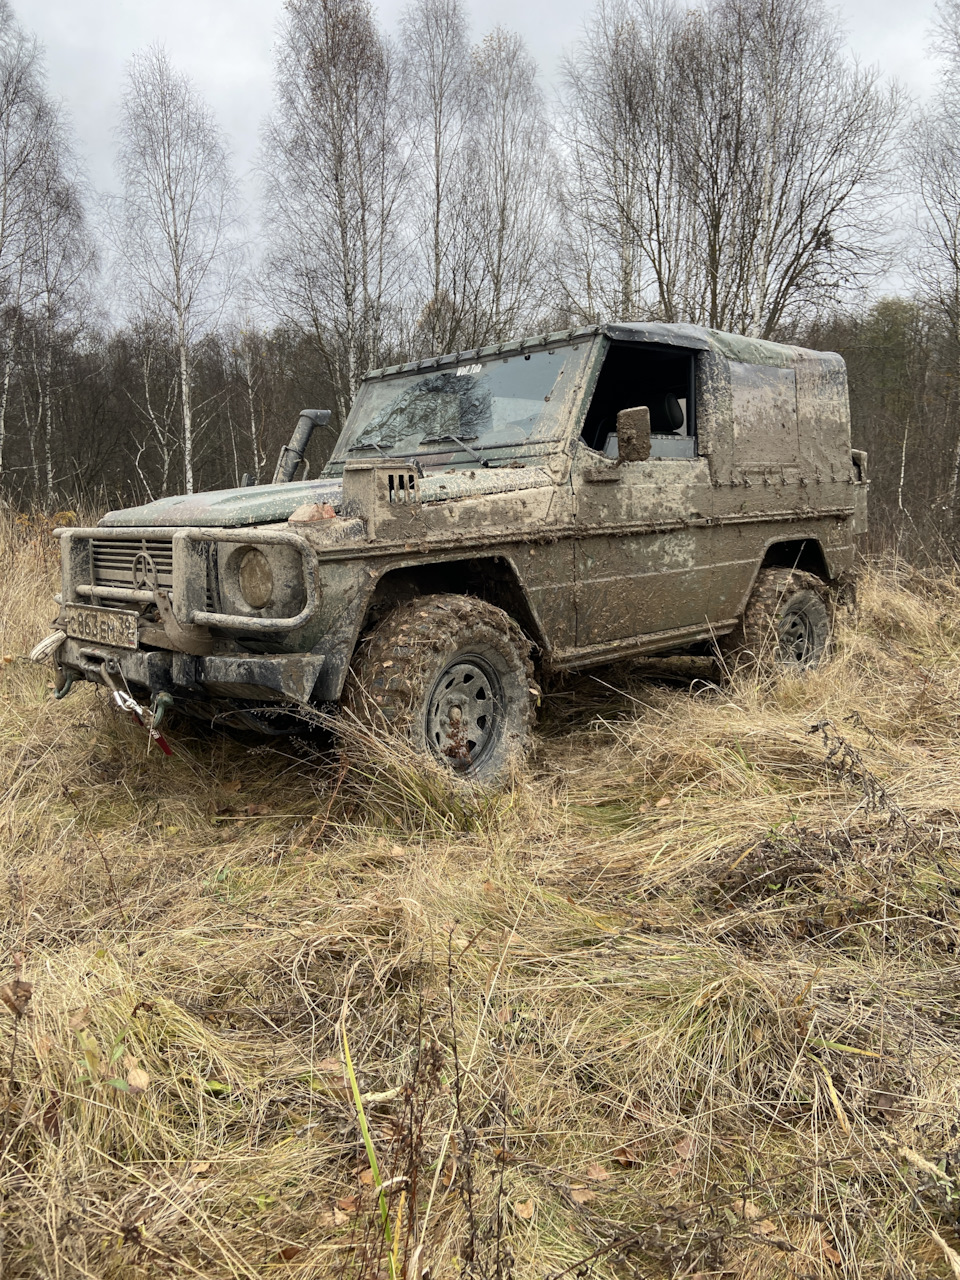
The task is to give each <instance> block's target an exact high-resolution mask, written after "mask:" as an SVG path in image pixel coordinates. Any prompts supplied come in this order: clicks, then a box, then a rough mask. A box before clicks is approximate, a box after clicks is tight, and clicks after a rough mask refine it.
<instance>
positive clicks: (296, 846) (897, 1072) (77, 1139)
mask: <svg viewBox="0 0 960 1280" xmlns="http://www.w3.org/2000/svg"><path fill="white" fill-rule="evenodd" d="M0 564H2V572H0V654H2V657H3V662H2V676H0V679H2V683H3V689H2V699H0V743H2V769H3V784H2V786H3V800H2V810H0V833H2V836H0V841H2V849H0V858H2V880H0V884H2V887H3V890H2V891H3V894H4V898H3V912H2V915H3V921H4V923H3V950H2V954H0V984H3V991H2V995H3V1004H2V1006H0V1196H2V1201H0V1231H2V1254H0V1276H2V1277H3V1280H14V1278H17V1280H19V1278H20V1277H24V1278H26V1277H30V1278H34V1277H36V1278H38V1280H39V1278H46V1277H57V1280H61V1278H62V1280H74V1277H95V1278H96V1280H113V1278H121V1277H122V1278H124V1280H126V1278H131V1280H132V1278H139V1277H153V1276H158V1277H160V1276H163V1277H178V1278H179V1277H204V1278H205V1280H206V1278H210V1280H213V1278H214V1277H217V1278H220V1277H251V1278H252V1277H261V1276H272V1275H283V1276H289V1277H291V1280H308V1278H311V1280H313V1278H315V1277H328V1276H330V1277H334V1276H342V1277H345V1278H359V1277H364V1278H366V1277H370V1278H371V1280H373V1278H374V1277H379V1276H385V1277H391V1278H392V1277H406V1278H407V1280H413V1277H415V1276H427V1275H429V1276H430V1277H433V1280H438V1278H439V1277H452V1276H456V1275H461V1274H467V1275H470V1276H477V1277H495V1276H496V1277H509V1276H513V1277H516V1278H517V1280H521V1278H522V1280H527V1278H531V1277H545V1276H548V1275H553V1276H556V1275H568V1276H573V1275H577V1276H581V1277H585V1276H590V1277H594V1276H595V1277H613V1276H635V1277H641V1276H642V1277H668V1276H699V1277H701V1280H702V1278H703V1277H706V1276H715V1277H719V1276H725V1277H741V1276H742V1277H756V1280H760V1278H761V1277H762V1278H763V1280H774V1278H778V1277H783V1278H786V1277H792V1278H795V1280H799V1278H800V1277H877V1278H878V1280H879V1278H885V1280H894V1277H907V1276H915V1277H927V1276H951V1275H953V1276H958V1275H960V1241H958V1239H957V1236H956V1233H955V1226H956V1221H957V1213H958V1208H960V1075H958V1067H960V965H958V961H957V944H958V939H960V905H958V904H960V861H958V810H960V760H958V751H957V742H958V729H960V583H958V582H957V581H955V580H953V579H947V578H943V579H933V578H929V577H921V576H919V575H917V574H911V573H909V572H908V571H907V570H905V569H901V570H899V571H895V570H888V571H886V572H882V571H880V570H876V571H874V572H872V573H871V574H869V575H868V576H867V578H866V581H865V582H864V584H863V587H862V591H861V597H860V616H859V620H858V621H857V622H856V623H855V624H854V623H853V622H850V623H848V624H846V626H845V628H844V629H843V630H842V632H841V638H840V645H839V652H838V653H837V655H836V658H835V660H834V661H833V662H832V663H831V664H830V665H829V666H828V667H826V668H825V669H824V670H823V671H821V672H819V673H816V674H814V675H811V676H810V677H809V678H807V679H804V680H799V679H783V680H781V681H779V682H777V683H774V684H771V685H758V684H756V683H755V682H754V683H752V682H750V681H749V680H748V679H746V678H744V679H741V680H740V681H739V682H734V683H733V684H732V685H730V686H726V687H720V686H719V685H718V684H717V683H715V682H714V680H715V673H713V672H712V671H711V670H710V668H708V667H707V666H703V667H702V668H700V669H698V668H696V667H695V666H693V665H691V664H689V663H688V664H686V666H684V664H676V665H674V666H673V667H670V665H669V664H659V666H656V665H651V666H650V667H649V668H647V669H645V670H644V671H638V670H633V671H624V670H613V671H604V672H601V673H598V675H596V676H591V677H583V678H580V679H579V680H577V681H574V682H570V683H569V684H567V685H566V686H564V687H561V688H559V689H555V690H553V691H552V692H551V693H550V694H549V695H548V696H546V697H545V698H544V706H543V709H542V717H541V719H542V725H541V731H540V736H539V740H538V747H537V752H536V755H535V758H534V760H533V762H532V764H531V766H530V768H529V770H528V772H527V773H526V774H524V775H523V776H522V777H520V778H518V779H517V782H516V785H515V786H514V787H513V789H512V790H510V791H508V792H507V793H505V794H503V795H501V796H483V795H470V794H467V793H464V792H458V791H457V790H456V789H454V788H451V787H450V786H449V785H448V783H447V782H446V781H445V779H444V778H443V777H442V775H437V776H435V775H433V774H431V773H430V772H429V771H427V772H418V771H416V770H414V769H411V768H410V767H409V765H408V764H406V763H405V762H404V761H403V759H402V758H398V757H396V756H394V755H392V754H391V753H390V752H389V751H388V750H385V749H383V748H374V747H371V746H369V745H368V744H364V743H363V742H362V741H360V740H359V739H358V740H357V741H355V742H352V743H348V745H347V749H346V755H347V756H348V757H349V758H342V757H341V756H339V755H336V754H334V753H326V754H325V753H323V752H320V751H318V749H317V748H316V747H315V746H313V745H311V744H310V743H309V742H307V741H306V740H305V741H304V742H302V743H301V742H293V743H287V744H286V745H281V746H278V747H276V748H275V749H274V748H271V749H264V748H257V749H254V748H250V747H245V746H243V745H241V744H239V743H237V742H234V741H232V740H230V739H228V738H226V737H225V736H222V735H219V734H216V733H212V732H211V733H207V734H200V733H198V732H196V731H193V730H189V729H185V728H183V727H182V726H179V727H177V728H176V729H175V730H174V729H171V733H170V736H171V740H172V743H173V746H174V751H175V754H174V757H173V758H172V759H170V760H167V759H165V758H164V757H163V756H161V755H160V754H159V753H157V752H156V751H155V750H154V751H150V752H149V753H148V752H147V750H146V742H145V739H144V736H143V734H142V731H139V730H137V729H136V728H135V727H134V726H132V725H130V724H128V723H126V722H124V721H123V720H121V719H120V718H119V717H118V716H117V715H115V714H114V713H113V712H112V710H111V708H110V707H109V705H108V703H107V700H106V699H105V697H104V696H103V695H102V694H100V695H98V694H97V692H96V691H95V690H94V689H92V688H91V687H88V686H85V687H82V688H78V689H76V690H75V691H74V692H73V693H72V694H71V695H70V697H69V698H68V699H66V700H65V701H63V702H55V701H53V700H52V694H51V690H50V683H49V681H50V674H51V673H50V671H49V669H45V668H41V667H37V666H35V665H32V664H31V663H30V662H29V661H28V660H27V659H26V658H25V657H24V655H25V653H26V652H27V651H28V650H29V648H30V646H31V645H32V644H33V643H34V642H35V641H36V639H37V638H38V637H40V636H41V635H43V634H44V633H45V632H46V630H47V629H48V626H47V624H48V620H49V618H50V616H51V613H52V609H51V605H50V603H49V593H50V591H51V590H52V583H53V581H54V578H55V572H56V562H55V551H54V548H53V547H52V545H51V543H50V542H49V538H48V536H47V530H46V529H45V528H44V527H43V525H42V522H20V523H16V522H14V521H13V520H11V519H6V521H5V522H4V524H3V528H2V540H0ZM955 1250H956V1252H955Z"/></svg>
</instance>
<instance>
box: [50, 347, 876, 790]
mask: <svg viewBox="0 0 960 1280" xmlns="http://www.w3.org/2000/svg"><path fill="white" fill-rule="evenodd" d="M328 417H329V415H327V414H325V413H321V412H318V411H305V412H304V413H303V414H302V415H301V418H300V421H299V423H298V425H297V429H296V431H295V432H294V435H293V438H292V440H291V443H290V444H289V445H288V446H286V448H285V449H284V452H283V454H282V455H281V459H280V462H279V464H278V467H277V474H276V476H275V478H274V482H273V483H272V484H266V485H257V486H250V487H241V488H239V489H231V490H225V491H222V492H217V493H204V494H198V495H194V496H186V497H175V498H165V499H161V500H160V501H157V502H152V503H150V504H148V505H146V506H142V507H134V508H130V509H127V510H123V511H113V512H110V513H109V514H108V515H106V516H104V518H103V519H102V520H101V521H100V523H99V525H98V526H97V527H96V528H92V529H74V528H70V529H62V530H59V531H58V534H59V537H60V539H61V547H62V561H63V587H62V592H61V595H60V596H59V597H58V603H59V606H60V611H59V617H58V619H57V623H56V626H57V628H58V630H57V632H56V633H55V634H54V635H53V636H50V637H48V639H47V641H45V642H43V643H42V644H41V645H39V646H38V651H39V654H38V656H52V657H53V660H54V662H55V665H56V669H57V687H58V692H59V693H60V694H61V695H62V694H65V693H66V692H67V690H68V689H69V687H70V685H71V684H72V683H73V682H75V681H77V680H91V681H94V682H97V683H99V684H104V685H106V686H107V687H108V688H111V689H113V690H114V691H115V692H119V693H120V694H121V695H122V697H123V698H124V699H125V700H127V703H128V705H132V704H133V703H141V704H143V706H144V717H145V719H146V720H147V723H148V724H149V722H150V721H149V717H150V715H151V714H152V715H153V716H157V715H158V714H159V713H160V712H161V711H162V709H163V708H165V707H167V706H171V705H172V706H175V707H178V708H180V709H181V710H182V711H186V712H190V713H193V714H196V715H201V716H204V717H206V718H208V719H212V720H216V719H221V720H222V721H224V722H226V723H229V724H233V725H237V726H245V727H247V728H259V729H262V730H264V731H266V732H270V731H275V730H277V729H282V728H284V727H288V726H296V724H297V720H298V717H297V712H298V709H301V710H302V708H303V707H304V706H313V707H317V706H322V705H329V704H333V703H337V702H343V703H345V704H346V705H347V706H348V708H349V709H350V711H351V712H352V713H353V715H355V716H357V717H359V718H360V719H361V720H362V721H363V722H364V723H365V724H366V725H369V726H372V727H374V729H377V730H380V731H383V732H385V733H389V734H392V735H399V736H400V737H401V738H402V739H403V740H405V741H406V742H407V743H408V744H409V747H410V749H411V750H412V751H414V752H417V753H420V754H422V755H433V756H435V757H436V758H437V759H438V760H439V761H442V762H444V763H446V764H448V765H449V766H450V767H451V768H453V769H455V770H458V771H460V772H462V773H464V774H466V775H468V776H471V777H474V778H477V779H479V780H481V781H491V780H494V779H496V778H498V777H499V776H501V775H502V774H503V772H504V771H505V769H507V768H508V766H509V763H510V761H511V760H512V759H513V758H515V757H516V756H518V755H520V754H522V752H523V751H524V749H525V748H526V746H527V744H528V741H529V738H530V734H531V729H532V726H533V722H534V715H535V709H536V704H537V699H538V686H537V680H538V677H539V675H540V673H544V674H549V673H552V672H557V671H562V670H565V669H571V668H583V667H588V666H592V665H595V664H599V663H608V662H611V661H613V660H616V659H623V658H629V657H632V656H635V655H642V654H665V653H681V652H705V651H707V650H709V649H719V651H720V652H721V654H727V655H729V656H730V657H742V656H743V655H754V656H755V657H756V658H757V659H758V660H759V659H760V657H761V655H762V653H763V652H764V651H766V652H767V656H768V658H770V657H771V656H772V660H773V661H775V662H780V663H782V664H785V665H788V666H796V667H806V666H813V665H815V664H816V663H817V662H819V661H820V659H821V658H822V657H823V656H824V654H825V653H826V651H827V648H828V645H829V637H830V622H831V616H832V604H833V601H834V599H835V598H836V595H837V592H838V590H839V589H840V588H841V587H843V586H844V584H845V583H846V582H848V581H849V580H850V577H851V574H852V571H853V568H854V545H855V537H856V535H857V534H858V533H862V532H863V531H864V529H865V520H866V494H867V480H866V458H865V456H864V455H863V454H862V453H858V452H856V451H853V452H852V451H851V448H850V424H849V410H848V401H847V383H846V371H845V367H844V364H843V361H842V360H841V359H840V358H839V356H836V355H832V354H824V353H821V352H816V351H807V350H802V349H800V348H796V347H788V346H779V345H776V344H774V343H770V342H760V341H755V340H752V339H747V338H742V337H735V336H732V335H729V334H723V333H716V332H713V331H711V330H709V329H702V328H697V327H694V326H691V325H665V324H612V325H605V326H602V327H597V328H588V329H576V330H572V331H570V332H565V333H552V334H548V335H546V336H542V337H535V338H529V339H525V340H523V341H518V342H509V343H504V344H502V345H500V346H495V347H487V348H484V349H482V350H478V351H468V352H459V353H458V354H456V355H450V356H440V357H437V358H435V359H430V360H421V361H417V362H415V363H412V364H405V365H400V366H398V367H395V368H390V369H383V370H380V371H378V372H376V373H371V374H370V375H369V376H368V377H367V378H366V379H365V380H364V382H363V384H362V386H361V387H360V390H359V393H358V395H357V398H356V402H355V403H354V406H353V409H352V412H351V413H350V417H349V419H348V421H347V423H346V426H345V427H344V429H343V431H342V433H341V435H340V437H339V440H338V442H337V445H336V447H335V449H334V451H333V454H332V456H331V457H330V460H329V461H328V462H327V464H326V466H325V467H324V469H323V471H322V472H321V474H320V475H319V476H318V477H317V478H316V479H302V480H299V481H297V480H296V478H295V477H296V475H297V473H298V471H299V468H300V466H301V465H302V464H303V457H304V452H305V449H306V443H307V440H308V438H309V435H310V432H311V430H312V429H313V428H314V427H315V426H316V425H317V424H318V423H322V422H325V421H326V420H327V418H328Z"/></svg>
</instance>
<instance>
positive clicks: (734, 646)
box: [720, 569, 833, 671]
mask: <svg viewBox="0 0 960 1280" xmlns="http://www.w3.org/2000/svg"><path fill="white" fill-rule="evenodd" d="M798 619H800V620H802V624H803V626H804V628H805V629H806V631H807V633H808V637H809V649H808V653H807V655H806V656H805V657H804V658H803V659H802V660H801V659H799V658H796V657H791V656H789V654H788V653H786V652H784V644H783V643H782V641H783V639H784V633H785V629H787V628H789V627H790V625H791V623H796V621H797V620H798ZM832 622H833V617H832V609H831V606H830V599H829V588H828V587H827V585H826V584H825V583H824V582H822V581H821V580H820V579H819V578H816V577H814V575H813V574H812V573H803V572H801V570H799V569H761V570H760V573H759V574H758V575H757V581H756V584H755V586H754V588H753V592H752V594H751V596H750V599H749V601H748V602H747V607H746V609H745V610H744V612H743V618H742V620H741V623H740V626H739V627H737V629H736V630H735V631H734V632H732V633H731V634H730V635H729V636H726V637H724V639H723V640H722V641H721V643H720V655H721V659H722V660H723V662H724V663H725V664H726V665H727V666H728V667H730V668H734V667H743V666H750V667H754V668H759V669H764V670H768V671H803V670H811V669H813V668H815V667H819V666H820V665H821V664H822V663H823V662H824V661H826V659H827V658H828V657H829V654H830V642H831V635H832Z"/></svg>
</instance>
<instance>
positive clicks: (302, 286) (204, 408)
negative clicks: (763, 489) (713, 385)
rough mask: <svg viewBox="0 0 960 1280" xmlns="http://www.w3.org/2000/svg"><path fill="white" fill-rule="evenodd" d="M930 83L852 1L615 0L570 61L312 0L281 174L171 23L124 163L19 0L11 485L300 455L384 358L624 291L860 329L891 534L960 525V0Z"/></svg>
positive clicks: (7, 386)
mask: <svg viewBox="0 0 960 1280" xmlns="http://www.w3.org/2000/svg"><path fill="white" fill-rule="evenodd" d="M930 40H931V81H932V83H933V85H934V88H933V90H932V92H931V96H930V99H929V101H928V102H927V103H926V104H924V105H923V106H922V107H921V106H919V105H917V104H916V103H913V102H911V101H910V100H909V99H908V98H907V96H906V95H905V94H904V93H903V92H902V90H901V89H900V88H899V87H898V86H897V85H896V84H894V83H892V82H890V81H889V80H888V79H887V78H886V77H885V76H884V74H883V71H882V68H864V67H862V66H860V65H859V64H858V63H857V62H856V60H855V59H854V58H853V57H852V56H851V54H850V53H849V51H848V50H847V48H846V44H845V39H844V35H843V32H842V30H841V29H840V28H839V26H838V24H837V19H836V16H835V15H834V14H833V13H832V12H831V11H830V10H828V9H826V8H825V7H823V6H821V5H819V4H818V3H817V2H816V0H705V2H704V3H703V4H702V6H701V7H699V8H695V9H687V8H686V7H684V6H682V5H681V4H679V3H678V2H677V0H601V3H600V4H599V5H598V6H597V7H596V9H595V10H594V11H593V12H592V13H590V14H587V15H586V18H585V26H584V34H583V36H582V38H581V40H580V42H579V43H578V44H577V45H576V46H575V47H574V48H572V49H571V50H570V51H569V53H568V55H567V58H566V60H565V62H564V65H563V68H562V72H561V75H560V77H559V81H558V83H557V84H556V85H555V86H552V87H550V88H549V89H548V88H547V87H546V86H545V85H544V84H543V83H542V80H541V77H540V75H539V72H538V69H537V67H536V64H535V62H534V61H533V59H532V57H531V56H530V54H529V51H528V50H527V49H526V48H525V46H524V44H523V42H522V40H521V39H520V38H519V37H518V36H517V35H515V34H514V33H512V32H509V31H507V30H504V29H502V28H496V29H494V30H493V31H491V32H489V33H487V34H486V35H484V36H483V37H482V38H481V39H479V40H476V39H475V38H474V35H473V33H472V31H471V22H470V15H469V13H468V11H467V10H466V9H465V7H464V6H463V5H462V4H461V2H460V0H412V3H411V4H410V6H409V7H408V9H407V10H406V11H405V13H404V15H403V18H402V21H401V23H400V25H399V28H398V29H397V30H396V31H394V32H392V33H387V32H385V31H384V30H382V29H381V27H380V25H379V24H378V21H377V17H376V14H375V12H374V10H373V9H372V8H371V7H370V6H369V5H368V4H367V3H366V2H365V0H288V3H287V4H286V7H285V14H284V20H283V26H282V30H281V32H280V34H279V36H278V42H277V48H276V97H275V107H274V111H273V114H272V116H271V118H270V119H269V120H268V121H266V122H265V123H264V129H263V145H262V152H261V160H260V165H259V175H258V177H259V191H260V204H259V207H258V208H257V209H256V210H252V211H251V210H244V209H242V207H241V199H240V194H239V188H238V184H237V180H236V176H235V174H234V173H233V171H232V165H231V159H230V154H229V149H228V144H227V140H226V138H225V137H224V135H223V132H222V130H221V129H220V126H219V124H218V122H217V121H216V119H215V118H214V116H213V114H212V112H211V111H210V108H209V107H208V106H207V104H206V103H205V102H204V101H203V99H202V98H201V96H200V95H199V94H198V92H197V90H196V88H195V87H194V86H193V85H192V84H191V83H190V82H189V80H187V78H186V77H184V76H183V75H182V74H181V73H180V72H179V71H178V70H177V68H176V67H174V66H173V65H172V64H171V63H170V61H169V59H168V57H167V55H166V53H165V51H164V50H163V49H162V48H159V47H154V48H150V49H147V50H144V51H143V52H142V53H141V54H139V55H137V57H135V58H134V59H133V61H132V62H131V64H130V67H129V69H128V75H127V80H126V83H125V85H124V87H123V93H122V99H121V100H120V102H119V104H118V114H117V134H116V136H117V155H116V173H117V183H116V191H115V193H113V194H111V195H101V194H98V193H96V192H93V191H91V190H90V188H89V186H88V184H87V183H86V181H85V179H84V176H83V172H82V166H81V164H80V163H79V161H78V159H77V154H76V147H75V143H74V140H73V138H72V135H71V130H70V124H69V121H68V120H67V119H66V117H65V115H64V112H63V109H62V107H61V106H60V104H59V103H58V102H57V100H56V99H55V97H54V96H53V95H52V94H51V92H50V90H49V87H48V84H47V81H46V78H45V74H44V68H43V51H42V49H41V48H39V46H38V45H37V42H36V41H35V40H34V39H33V37H32V36H31V34H30V33H29V31H27V30H25V29H24V27H23V25H22V24H21V22H20V21H19V20H18V18H17V15H16V14H15V12H14V11H13V9H12V8H11V7H10V6H9V4H8V3H7V0H0V499H2V500H5V501H7V502H8V503H11V504H15V505H18V506H25V507H26V506H30V507H40V508H43V509H46V510H47V511H49V512H54V511H57V510H65V509H78V508H81V507H82V508H89V507H91V506H94V505H95V506H107V505H111V506H115V505H119V504H127V503H130V502H133V501H139V500H143V499H145V498H149V497H158V496H160V495H162V494H165V493H172V492H178V491H182V490H184V489H188V490H189V489H205V488H216V487H223V486H231V485H234V484H237V483H238V482H239V480H240V477H241V475H242V474H243V473H244V472H248V473H251V474H252V475H253V476H255V477H258V478H260V479H264V480H268V479H269V478H270V476H271V474H272V466H273V462H274V459H275V457H276V453H277V451H278V449H279V447H280V444H281V443H282V441H283V440H285V439H286V438H287V437H288V435H289V433H290V430H291V428H292V426H293V424H294V422H295V420H296V415H297V411H298V410H299V409H300V408H302V407H304V406H308V405H309V406H311V407H318V408H331V409H332V410H333V411H334V421H335V423H337V424H339V423H341V422H342V421H343V418H344V416H345V414H346V413H347V411H348V410H349V405H350V402H351V399H352V396H353V394H354V392H355V389H356V387H357V384H358V382H359V379H360V378H361V377H362V375H363V373H364V371H365V370H366V369H367V368H370V367H377V366H380V365H383V364H389V363H394V362H396V361H398V360H402V359H409V358H412V357H415V356H421V355H425V354H429V353H431V352H437V351H446V350H456V349H469V348H473V347H476V346H479V345H483V344H485V343H489V342H496V341H500V340H505V339H508V338H511V337H515V336H519V335H522V334H524V333H532V332H543V331H548V330H555V329H562V328H568V327H571V326H574V325H580V324H586V323H594V322H596V321H602V320H616V319H626V320H643V319H664V320H668V321H691V322H695V323H703V324H708V325H712V326H715V327H718V328H724V329H731V330H734V331H738V332H743V333H748V334H753V335H756V336H761V337H770V338H774V339H777V340H782V341H788V342H797V343H801V344H803V345H809V346H813V347H819V348H827V349H832V350H835V351H839V352H840V353H841V354H842V355H843V356H844V358H845V359H846V361H847V365H848V369H849V377H850V393H851V409H852V415H853V430H854V442H855V444H856V445H857V446H858V447H860V448H864V449H866V450H868V452H869V455H870V472H871V476H872V479H873V490H872V503H873V506H872V524H873V531H872V540H873V541H874V544H875V545H883V546H887V547H889V546H897V547H899V548H900V549H901V550H902V551H903V552H904V553H905V554H908V555H910V556H913V557H920V556H925V557H936V558H947V559H951V558H955V557H956V555H957V554H958V553H960V493H958V488H960V396H958V390H960V0H945V3H944V4H942V5H941V6H940V8H939V9H938V11H937V19H936V23H935V26H934V28H933V30H932V31H931V33H930Z"/></svg>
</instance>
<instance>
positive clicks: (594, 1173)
mask: <svg viewBox="0 0 960 1280" xmlns="http://www.w3.org/2000/svg"><path fill="white" fill-rule="evenodd" d="M584 1177H587V1178H592V1179H593V1181H594V1182H605V1181H606V1179H607V1178H609V1177H610V1171H609V1169H605V1168H604V1167H603V1165H602V1164H588V1165H587V1167H586V1169H585V1170H584Z"/></svg>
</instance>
